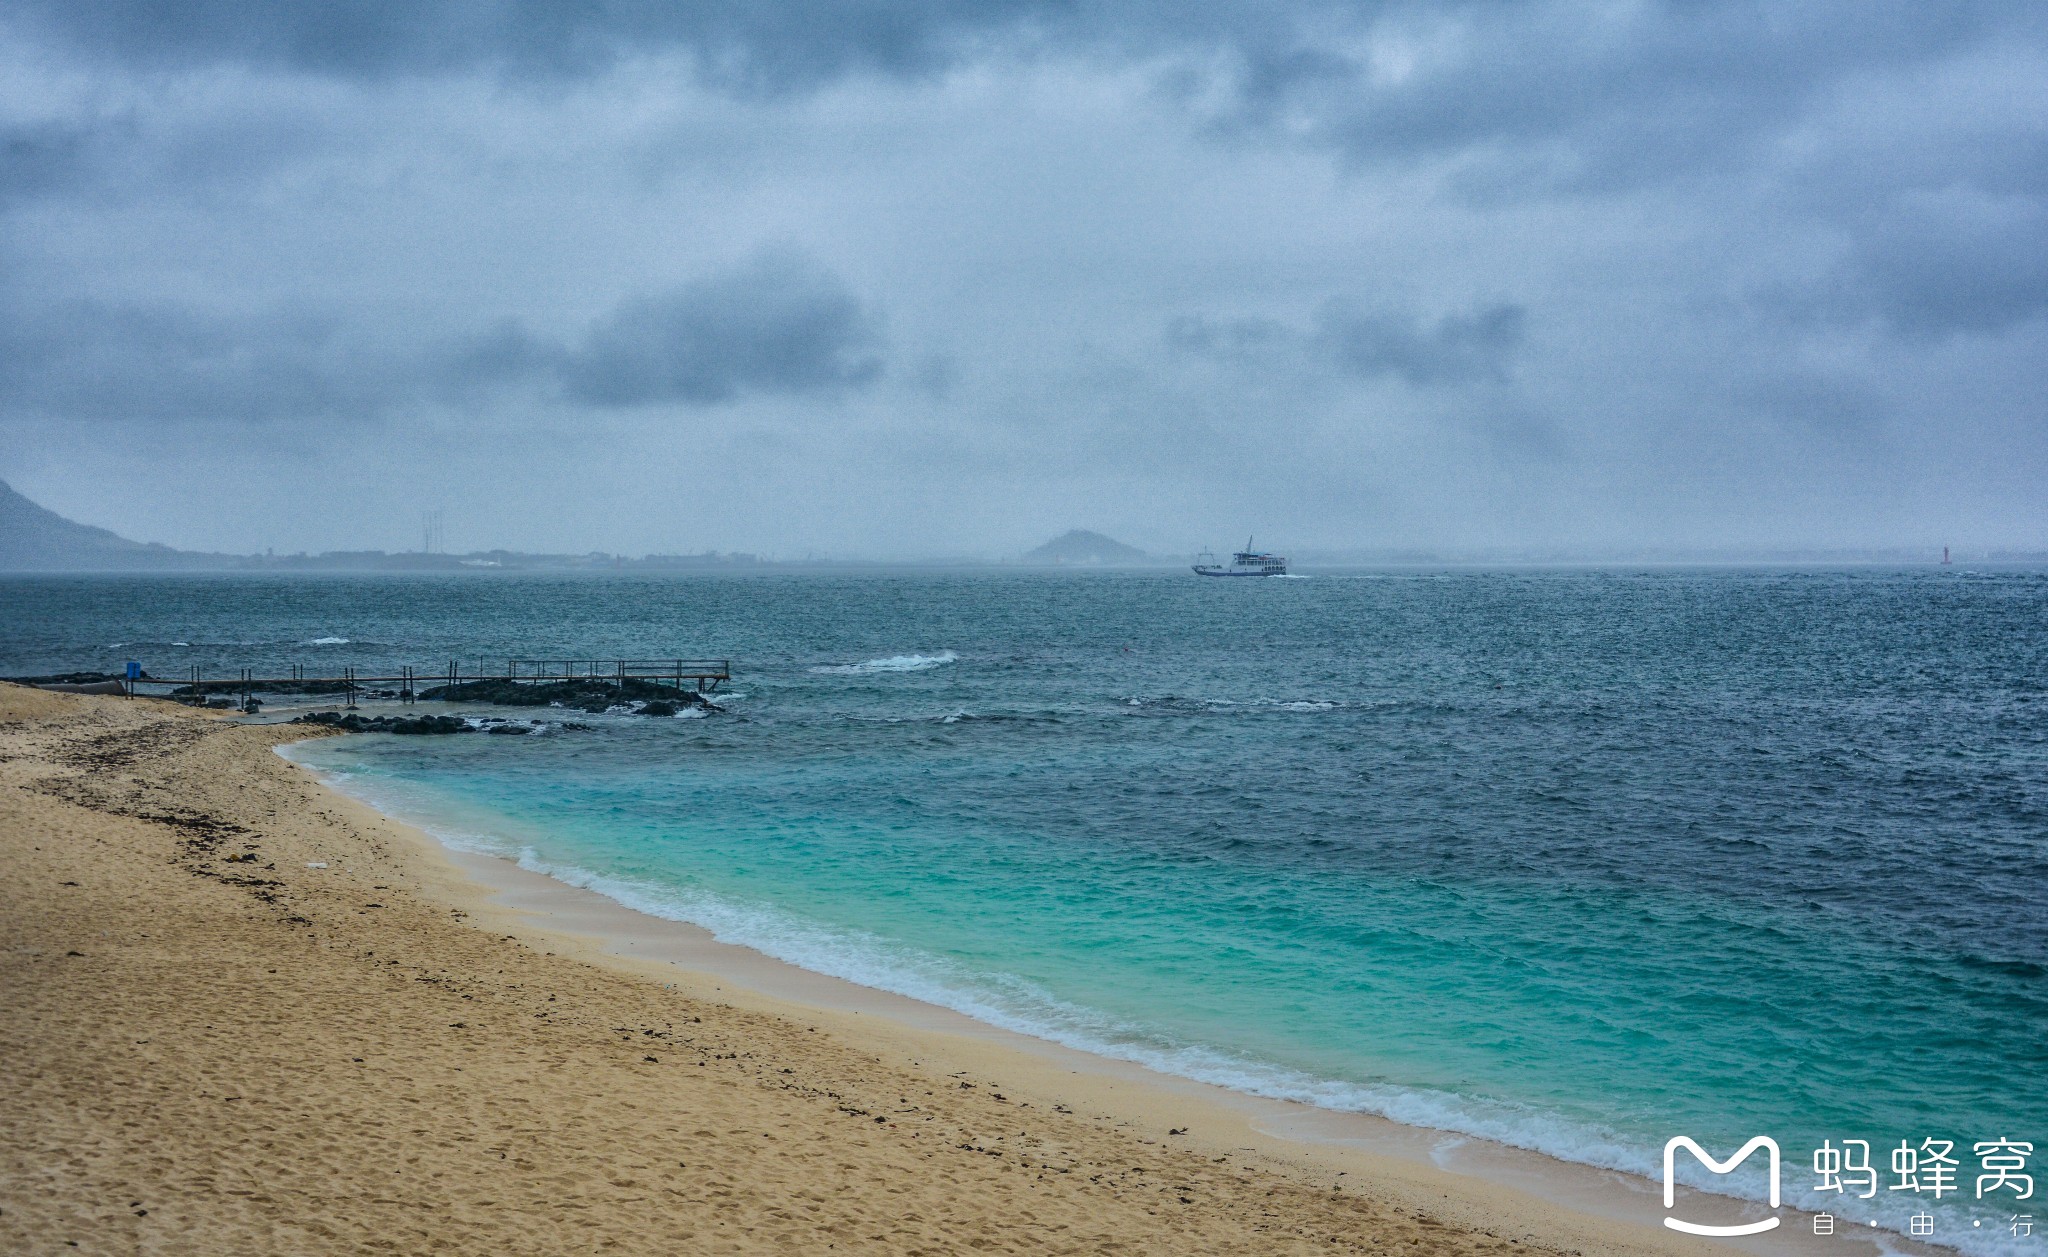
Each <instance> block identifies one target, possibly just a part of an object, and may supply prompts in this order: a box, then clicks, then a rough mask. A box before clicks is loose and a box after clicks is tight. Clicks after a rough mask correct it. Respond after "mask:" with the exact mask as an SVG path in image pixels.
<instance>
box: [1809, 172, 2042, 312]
mask: <svg viewBox="0 0 2048 1257" xmlns="http://www.w3.org/2000/svg"><path fill="white" fill-rule="evenodd" d="M1837 282H1838V284H1839V290H1838V292H1837V294H1836V296H1837V302H1838V308H1841V309H1843V310H1844V311H1845V312H1847V313H1851V314H1854V313H1858V312H1863V311H1868V312H1870V313H1874V314H1875V315H1876V316H1877V317H1878V318H1880V319H1882V320H1883V321H1884V322H1885V323H1886V324H1887V325H1888V326H1890V327H1891V328H1893V329H1894V330H1896V331H1899V332H1903V333H1906V334H1909V335H1917V336H1928V335H1933V336H1940V335H1946V334H1949V333H1955V332H1987V333H1995V332H2000V331H2003V330H2005V329H2007V328H2009V327H2012V326H2014V325H2015V324H2018V323H2024V322H2027V321H2030V320H2033V319H2038V318H2041V317H2042V316H2043V315H2048V199H2021V198H2006V199H2004V200H2002V201H2001V202H1997V203H1985V202H1979V201H1974V200H1973V201H1968V202H1965V203H1962V204H1956V203H1953V202H1952V201H1950V200H1948V199H1947V198H1939V197H1932V198H1920V199H1916V200H1915V201H1914V202H1912V203H1908V204H1906V205H1902V206H1900V207H1898V208H1897V209H1896V210H1895V211H1894V212H1893V213H1891V214H1889V215H1887V216H1886V217H1885V218H1884V219H1883V220H1882V221H1881V222H1879V223H1877V224H1876V225H1875V226H1874V227H1872V228H1871V229H1869V230H1868V231H1867V232H1865V233H1864V234H1863V235H1862V236H1861V238H1859V239H1858V240H1857V241H1856V244H1855V247H1854V249H1853V251H1852V253H1851V256H1850V258H1849V260H1848V262H1847V263H1846V264H1845V266H1844V268H1843V271H1842V273H1841V275H1840V276H1839V279H1838V281H1837Z"/></svg>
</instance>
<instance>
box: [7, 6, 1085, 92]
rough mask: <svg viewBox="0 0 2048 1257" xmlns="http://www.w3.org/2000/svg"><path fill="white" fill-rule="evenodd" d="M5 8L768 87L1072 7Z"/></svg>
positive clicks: (157, 48)
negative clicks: (654, 68) (690, 65)
mask: <svg viewBox="0 0 2048 1257" xmlns="http://www.w3.org/2000/svg"><path fill="white" fill-rule="evenodd" d="M15 7H16V10H17V13H18V15H19V16H20V18H21V19H22V20H24V21H27V22H30V23H32V24H33V25H34V26H35V27H37V28H40V29H41V30H43V31H46V32H50V33H53V34H56V35H58V36H60V37H62V38H64V39H66V40H67V41H69V42H71V43H73V44H74V45H76V46H78V47H81V48H84V49H86V50H88V51H91V52H94V53H101V54H106V55H110V56H114V57H118V58H121V59H123V60H127V61H129V62H132V63H138V64H155V65H162V64H173V63H186V64H189V63H193V62H211V61H233V62H240V63H244V64H255V65H268V66H281V67H286V68H291V69H297V70H306V71H311V72H313V73H317V74H328V75H340V76H350V77H365V78H382V77H388V76H392V75H401V74H423V73H427V74H430V73H437V72H443V71H451V70H469V69H474V68H487V69H493V70H498V71H502V72H505V73H509V74H513V75H519V76H528V75H538V76H548V77H557V76H574V75H582V74H589V73H595V72H599V71H602V70H604V69H607V68H609V67H610V66H611V65H612V64H614V63H615V62H616V61H617V60H618V58H619V57H620V56H621V55H627V54H631V53H634V52H648V51H662V50H665V49H675V48H679V49H683V50H686V51H689V52H692V53H694V54H695V55H696V56H697V57H698V59H699V61H700V63H701V64H702V65H703V67H704V69H705V72H706V73H707V75H709V76H710V77H712V78H713V79H715V80H717V81H721V82H726V83H728V84H732V85H736V86H738V85H745V86H754V87H768V88H777V87H780V88H793V87H804V86H812V85H815V84H817V83H820V82H824V81H827V80H830V79H834V78H838V77H840V76H842V75H844V74H847V73H850V72H854V71H862V70H875V71H881V72H885V73H892V74H914V73H922V72H925V71H928V70H931V69H934V68H937V67H940V66H943V65H946V64H950V63H951V62H952V61H953V60H954V59H955V58H956V57H957V56H958V55H959V53H960V51H961V48H962V44H963V42H964V41H966V40H968V39H971V38H973V37H976V36H981V35H987V34H989V33H991V32H998V31H1003V30H1009V29H1015V28H1017V27H1019V26H1020V25H1023V24H1025V23H1028V22H1031V21H1033V20H1035V19H1043V20H1048V21H1052V22H1061V21H1063V20H1065V19H1066V17H1067V16H1068V6H1066V5H1063V4H1058V3H1043V2H1040V0H923V2H916V0H913V2H909V3H874V2H869V3H856V4H848V3H840V2H838V0H796V2H794V3H789V2H785V3H749V2H747V0H722V2H721V0H712V2H710V3H669V2H664V0H610V2H604V0H597V2H593V3H569V4H565V3H557V2H555V0H449V2H446V3H438V4H422V3H417V2H407V0H334V2H331V3H325V4H313V5H250V4H246V3H242V2H241V0H114V2H113V3H107V4H98V5H92V6H79V5H75V4H66V3H62V2H61V0H59V2H54V3H51V2H37V0H30V2H29V3H26V4H22V5H17V6H15Z"/></svg>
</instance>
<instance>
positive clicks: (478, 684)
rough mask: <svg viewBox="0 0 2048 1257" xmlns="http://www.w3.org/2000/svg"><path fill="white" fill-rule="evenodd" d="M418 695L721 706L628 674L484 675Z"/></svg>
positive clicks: (671, 710) (525, 703) (590, 707)
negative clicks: (566, 676)
mask: <svg viewBox="0 0 2048 1257" xmlns="http://www.w3.org/2000/svg"><path fill="white" fill-rule="evenodd" d="M420 697H421V698H423V699H428V700H430V701H435V702H461V703H490V704H492V705H494V706H499V707H574V708H577V709H578V710H581V711H588V712H603V711H605V710H607V709H609V708H611V707H614V706H617V705H619V704H621V703H635V702H637V703H642V704H652V703H662V704H666V705H667V706H668V711H667V712H666V713H661V714H667V715H671V716H672V715H674V714H675V713H676V712H677V711H679V710H681V709H682V708H685V707H701V708H703V709H704V710H705V711H707V712H715V711H721V710H723V709H722V708H720V707H719V706H717V705H716V704H715V703H713V702H712V701H711V700H710V699H708V698H706V697H705V696H704V695H702V694H699V693H697V692H696V691H695V690H679V689H677V688H676V687H675V686H673V685H663V684H659V683H657V682H654V681H649V680H646V679H644V678H641V677H627V678H626V679H625V681H624V682H623V683H622V682H620V681H618V680H616V679H613V680H606V679H605V678H603V677H595V678H593V677H577V678H574V679H572V680H564V681H508V680H505V679H504V678H502V677H500V678H486V679H484V680H478V681H464V682H461V683H460V684H458V685H437V686H434V687H432V688H430V689H425V690H421V691H420Z"/></svg>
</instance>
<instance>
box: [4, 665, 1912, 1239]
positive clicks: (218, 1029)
mask: <svg viewBox="0 0 2048 1257" xmlns="http://www.w3.org/2000/svg"><path fill="white" fill-rule="evenodd" d="M308 736H321V734H320V733H318V732H317V731H313V730H309V729H307V728H306V727H304V726H297V727H293V726H278V725H268V726H260V725H246V724H238V723H235V722H232V721H230V720H227V719H224V718H221V717H219V716H217V715H210V714H206V713H198V712H191V711H187V710H185V709H182V708H175V707H171V706H168V705H166V704H161V703H156V702H150V701H146V700H123V699H117V698H100V697H89V696H72V695H58V694H50V693H45V692H41V691H33V690H25V689H22V688H20V687H16V686H10V685H5V684H0V974H4V979H0V981H4V991H5V998H4V1000H0V1130H4V1131H5V1132H6V1133H7V1135H8V1138H7V1140H6V1141H5V1146H4V1149H0V1251H6V1252H10V1253H12V1252H22V1253H42V1252H52V1253H72V1252H107V1253H133V1252H152V1253H207V1254H216V1253H219V1254H226V1253H326V1252H362V1251H377V1252H397V1253H413V1252H421V1253H424V1252H454V1253H469V1252H475V1253H493V1254H496V1253H567V1252H600V1251H612V1252H627V1253H633V1252H647V1253H664V1254H667V1253H679V1252H691V1253H727V1252H732V1253H739V1252H748V1253H752V1252H796V1251H802V1252H811V1251H817V1252H826V1251H832V1252H840V1251H844V1252H873V1253H954V1252H969V1251H976V1252H1020V1253H1021V1252H1031V1253H1068V1252H1071V1253H1100V1252H1161V1253H1165V1252H1174V1253H1186V1252H1242V1253H1288V1252H1307V1251H1319V1252H1320V1251H1343V1252H1429V1253H1445V1254H1466V1253H1474V1254H1476V1253H1544V1252H1549V1253H1560V1254H1571V1255H1572V1257H1594V1255H1604V1254H1617V1255H1619V1254H1636V1253H1693V1254H1705V1253H1709V1252H1714V1251H1724V1252H1725V1251H1726V1250H1727V1246H1726V1245H1723V1244H1715V1243H1709V1242H1707V1241H1702V1240H1695V1239H1690V1238H1687V1237H1684V1236H1680V1235H1677V1234H1675V1233H1672V1232H1669V1231H1664V1230H1661V1229H1659V1227H1658V1218H1659V1216H1660V1215H1661V1200H1659V1199H1657V1198H1656V1196H1655V1192H1654V1190H1646V1189H1648V1187H1649V1185H1647V1184H1644V1183H1642V1182H1640V1181H1638V1180H1631V1179H1628V1178H1626V1177H1625V1176H1621V1175H1608V1174H1602V1173H1599V1172H1595V1171H1581V1170H1576V1169H1573V1168H1571V1167H1564V1166H1561V1165H1559V1163H1556V1162H1553V1161H1549V1160H1548V1159H1547V1158H1541V1157H1536V1156H1533V1155H1531V1154H1523V1153H1517V1152H1514V1151H1513V1150H1508V1149H1500V1148H1497V1147H1493V1146H1490V1145H1485V1144H1483V1143H1480V1142H1479V1141H1461V1140H1456V1139H1451V1138H1448V1137H1446V1136H1443V1135H1441V1134H1437V1133H1432V1132H1424V1131H1417V1130H1413V1129H1411V1128H1406V1127H1399V1126H1396V1125H1394V1124H1393V1123H1389V1122H1381V1121H1375V1120H1373V1119H1368V1118H1360V1117H1357V1116H1354V1115H1338V1114H1326V1113H1320V1112H1318V1111H1316V1110H1311V1109H1306V1108H1303V1107H1301V1106H1295V1105H1288V1104H1282V1103H1279V1102H1272V1101H1263V1100H1258V1099H1254V1098H1251V1097H1246V1096H1240V1095H1236V1094H1234V1093H1231V1092H1227V1091H1223V1090H1221V1089H1218V1088H1213V1087H1205V1086H1201V1085H1199V1084H1194V1083H1188V1082H1184V1081H1181V1080H1175V1079H1169V1078H1163V1077H1161V1076H1159V1075H1156V1074H1151V1073H1148V1072H1147V1071H1144V1070H1142V1069H1139V1068H1137V1067H1135V1066H1128V1065H1123V1064H1120V1063H1117V1062H1111V1061H1104V1060H1101V1059H1099V1058H1095V1057H1089V1056H1085V1055H1083V1054H1080V1053H1074V1052H1068V1051H1066V1050H1064V1049H1060V1048H1057V1047H1055V1046H1053V1045H1049V1044H1044V1043H1040V1042H1038V1041H1036V1040H1027V1039H1024V1038H1023V1037H1022V1036H1017V1035H1010V1034H1007V1033H1005V1032H1002V1031H998V1030H995V1029H992V1028H990V1027H986V1026H982V1025H980V1024H978V1023H975V1022H973V1021H971V1020H969V1019H967V1018H965V1017H962V1016H959V1015H958V1014H954V1013H950V1012H947V1011H946V1010H943V1009H937V1008H932V1007H931V1006H928V1005H922V1004H918V1003H916V1002H915V1001H911V1000H904V999H899V998H897V997H893V996H888V995H885V994H882V993H879V992H874V991H869V990H866V989H865V988H860V987H854V986H850V985H849V984H846V983H840V982H836V981H835V980H832V979H826V978H822V977H818V976H817V975H813V974H807V973H803V972H802V971H798V970H794V969H790V968H789V967H787V966H783V965H779V964H777V963H776V962H773V961H770V960H768V959H767V958H765V957H760V956H757V955H755V954H753V953H750V952H745V951H743V950H742V949H738V948H731V947H725V946H723V945H721V944H717V943H715V942H713V941H711V940H710V939H709V938H708V937H707V936H705V935H704V934H703V933H702V931H697V930H693V929H692V928H691V927H688V926H683V925H679V924H677V923H673V922H666V921H658V920H655V919H654V918H649V917H645V916H641V915H640V914H637V913H633V912H630V911H629V910H627V909H625V908H623V907H621V906H619V905H617V904H615V903H612V902H611V901H609V900H604V899H602V898H600V897H598V896H595V895H592V894H590V893H588V892H584V891H579V890H576V889H575V888H572V887H568V886H564V885H562V884H560V883H557V882H553V881H550V880H549V879H546V878H542V877H539V876H538V875H535V874H531V873H527V872H524V871H522V870H520V869H518V868H516V867H515V866H513V865H511V864H509V863H506V862H504V861H501V860H495V859H491V858H489V857H480V856H465V855H462V854H461V853H451V852H448V851H446V850H445V849H443V848H441V847H439V846H438V845H436V844H434V843H433V842H432V840H431V839H429V838H428V837H426V836H425V835H423V834H421V833H419V832H418V831H417V830H414V829H411V828H409V827H407V826H404V825H401V824H399V823H397V822H395V821H392V820H390V819H389V818H386V817H383V816H381V815H379V814H378V813H376V812H374V811H372V810H370V809H369V808H367V807H364V806H363V805H361V804H359V803H356V802H354V801H353V800H350V799H347V798H345V797H343V796H340V795H338V794H335V793H334V792H332V791H329V790H327V789H326V788H325V787H323V786H322V785H320V784H319V782H318V781H317V780H316V779H315V778H314V777H313V775H312V774H311V773H309V772H307V771H306V770H304V769H301V768H299V767H297V766H295V765H293V764H291V763H288V762H287V761H286V760H285V759H283V758H282V757H280V756H279V755H277V754H274V753H273V752H274V751H275V749H276V748H278V747H279V746H281V745H284V744H286V743H288V742H290V741H293V740H296V739H300V738H304V737H308ZM1691 1209H1692V1213H1693V1215H1694V1216H1698V1217H1701V1218H1703V1219H1704V1220H1715V1219H1714V1218H1713V1217H1712V1216H1711V1215H1712V1214H1713V1213H1714V1211H1715V1210H1716V1209H1719V1210H1721V1211H1722V1212H1723V1213H1725V1215H1726V1216H1727V1217H1729V1218H1733V1217H1735V1216H1736V1215H1737V1214H1738V1213H1740V1212H1741V1211H1742V1210H1741V1207H1740V1206H1737V1205H1736V1204H1735V1203H1734V1202H1726V1201H1718V1200H1710V1201H1701V1202H1694V1204H1693V1206H1692V1207H1691ZM1786 1217H1787V1218H1788V1225H1787V1226H1786V1227H1785V1228H1784V1230H1783V1231H1782V1232H1780V1233H1779V1235H1780V1237H1781V1239H1780V1241H1779V1242H1780V1243H1781V1244H1782V1242H1783V1241H1784V1240H1789V1239H1795V1238H1796V1239H1797V1240H1798V1241H1799V1243H1798V1245H1797V1246H1798V1247H1799V1248H1800V1249H1801V1250H1802V1251H1804V1252H1808V1253H1815V1254H1825V1253H1828V1252H1843V1253H1848V1252H1862V1253H1868V1252H1871V1251H1872V1248H1871V1246H1870V1245H1869V1244H1868V1243H1867V1242H1862V1241H1859V1240H1854V1239H1851V1240H1841V1239H1838V1240H1835V1241H1826V1240H1816V1239H1814V1238H1813V1237H1812V1236H1811V1235H1810V1234H1799V1232H1801V1231H1803V1230H1804V1228H1803V1227H1800V1226H1798V1225H1797V1223H1798V1218H1797V1215H1794V1214H1791V1213H1789V1212H1788V1213H1787V1214H1786ZM1892 1246H1893V1247H1895V1248H1903V1247H1905V1245H1903V1244H1897V1243H1894V1244H1893V1245H1892ZM1754 1247H1755V1248H1756V1249H1757V1250H1758V1251H1769V1250H1770V1249H1771V1248H1772V1247H1773V1246H1772V1245H1771V1244H1769V1243H1768V1241H1765V1242H1760V1243H1759V1244H1757V1245H1755V1246H1754ZM1786 1247H1789V1245H1787V1246H1786ZM1779 1251H1783V1249H1782V1248H1781V1249H1779Z"/></svg>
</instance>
